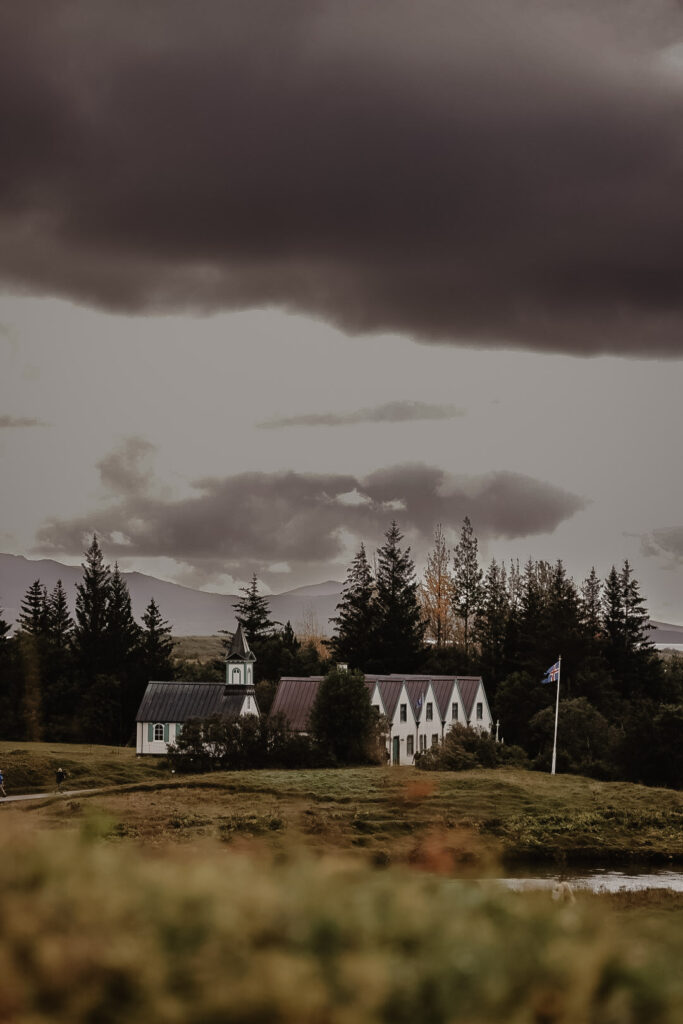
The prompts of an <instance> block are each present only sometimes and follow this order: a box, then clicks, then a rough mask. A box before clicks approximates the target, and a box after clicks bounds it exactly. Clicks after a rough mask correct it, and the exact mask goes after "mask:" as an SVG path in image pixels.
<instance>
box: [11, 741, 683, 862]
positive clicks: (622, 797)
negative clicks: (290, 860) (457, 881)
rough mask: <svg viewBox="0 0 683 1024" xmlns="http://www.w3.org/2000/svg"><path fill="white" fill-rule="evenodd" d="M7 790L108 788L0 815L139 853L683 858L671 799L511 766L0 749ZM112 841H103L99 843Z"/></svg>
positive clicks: (675, 802)
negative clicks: (238, 849)
mask: <svg viewBox="0 0 683 1024" xmlns="http://www.w3.org/2000/svg"><path fill="white" fill-rule="evenodd" d="M0 756H1V757H2V759H3V760H2V763H1V764H0V767H2V768H3V770H4V772H5V775H6V778H7V783H8V786H9V791H10V792H17V791H18V790H20V788H21V785H20V783H21V780H22V779H25V780H26V786H25V787H24V789H25V791H33V792H37V791H41V789H42V787H43V786H44V784H45V782H47V783H48V784H49V785H50V788H52V786H53V779H54V768H56V767H57V766H59V765H61V766H62V767H64V768H66V770H67V771H68V772H69V780H68V786H69V788H74V789H76V788H87V787H89V786H108V787H112V789H111V791H109V792H107V793H102V794H98V795H93V796H92V797H79V799H78V800H77V801H74V800H71V801H65V800H57V801H54V800H49V801H46V802H44V803H41V804H40V805H36V804H31V805H28V804H26V805H22V804H18V805H7V806H5V807H4V808H3V814H14V815H18V816H20V815H30V816H31V818H32V820H33V821H34V823H35V825H36V826H44V827H47V828H51V827H73V826H74V825H75V824H77V823H78V822H80V820H81V819H82V818H83V817H84V816H87V814H89V813H92V812H93V811H97V812H98V813H102V814H104V815H105V816H106V817H107V818H108V820H110V821H112V822H114V823H115V834H116V835H117V836H118V837H121V838H124V837H130V838H133V839H136V840H139V841H140V842H143V843H145V844H148V845H153V846H160V845H163V844H166V843H172V844H178V843H181V844H182V843H187V842H188V841H191V840H196V839H200V838H201V839H219V840H221V841H223V842H227V843H232V844H233V845H237V846H240V845H244V844H249V845H252V846H265V847H267V848H269V849H277V850H285V849H287V848H290V847H291V846H297V847H301V846H303V847H306V848H308V849H310V850H312V851H316V852H335V851H346V852H351V851H353V852H358V853H360V854H362V856H363V857H364V858H365V859H368V860H370V861H371V862H373V863H375V864H388V863H414V864H423V865H424V866H425V867H427V868H428V869H430V870H437V871H444V872H446V873H458V872H462V871H463V870H466V869H467V868H468V867H471V868H472V870H473V871H476V872H478V873H481V872H482V870H484V871H485V870H486V869H487V866H488V865H495V864H497V863H499V861H500V860H501V859H503V860H506V861H514V860H525V861H541V860H551V861H556V862H560V863H562V862H567V863H577V862H581V861H584V862H591V863H610V862H611V863H616V862H622V863H623V862H627V861H643V862H659V863H666V862H669V861H678V862H680V861H683V795H682V794H680V793H678V792H675V791H672V790H663V789H651V788H646V787H643V786H634V785H631V784H629V783H603V782H596V781H593V780H590V779H585V778H580V777H577V776H568V775H566V776H555V777H551V776H549V775H546V774H541V773H536V772H526V771H522V770H518V769H509V770H498V771H493V770H491V771H486V770H481V771H475V772H461V773H447V772H441V773H433V772H430V773H428V774H426V773H421V772H419V771H418V770H416V769H411V768H358V769H340V770H336V771H335V770H310V771H290V772H284V771H250V772H223V773H215V774H211V775H204V776H182V777H179V776H175V777H172V776H171V775H170V773H169V771H168V769H167V768H166V767H165V766H164V763H163V761H162V760H157V759H146V758H136V757H135V754H134V752H133V751H132V750H128V749H126V750H116V749H113V750H112V749H111V748H103V747H92V748H90V747H68V746H63V747H50V745H49V744H38V745H31V744H17V745H16V746H12V745H11V744H0ZM112 834H114V833H112Z"/></svg>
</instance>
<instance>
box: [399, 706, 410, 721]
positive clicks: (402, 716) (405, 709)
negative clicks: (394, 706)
mask: <svg viewBox="0 0 683 1024" xmlns="http://www.w3.org/2000/svg"><path fill="white" fill-rule="evenodd" d="M399 719H400V721H401V722H407V721H408V705H407V704H401V712H400V714H399Z"/></svg>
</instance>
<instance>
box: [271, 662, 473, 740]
mask: <svg viewBox="0 0 683 1024" xmlns="http://www.w3.org/2000/svg"><path fill="white" fill-rule="evenodd" d="M323 678H324V677H323V676H285V677H283V678H282V679H281V680H280V682H279V683H278V688H277V692H276V694H275V700H274V701H273V706H272V707H271V709H270V713H271V715H275V714H278V713H279V714H283V715H284V716H285V718H286V719H287V720H288V722H289V726H290V728H291V729H292V730H294V731H295V732H304V731H305V730H306V729H307V727H308V716H309V715H310V713H311V709H312V707H313V703H314V701H315V698H316V694H317V692H318V687H319V685H320V683H321V682H322V680H323ZM481 681H482V679H481V676H432V675H405V676H403V675H398V674H397V673H393V674H392V675H389V676H379V675H366V677H365V682H366V684H367V686H368V688H369V689H370V694H371V696H372V691H373V689H374V686H375V683H377V685H378V686H379V692H380V696H381V698H382V703H383V704H384V709H385V711H386V715H387V718H388V719H389V720H390V721H391V720H392V719H393V717H394V714H395V711H396V705H397V704H398V699H399V695H400V693H401V688H402V687H403V685H404V684H405V687H406V691H407V693H408V699H409V701H410V703H411V707H412V709H413V713H414V715H415V717H416V718H418V719H419V718H420V712H421V706H420V705H419V704H418V701H419V698H420V696H422V698H423V703H424V695H425V693H426V692H427V687H428V686H429V684H430V683H431V684H432V689H433V690H434V696H435V697H436V701H437V705H438V712H439V715H440V717H441V721H442V722H445V721H447V719H448V718H449V715H448V711H449V708H448V702H449V700H450V697H451V694H452V692H453V686H454V684H455V683H456V682H457V684H458V687H459V690H460V694H461V697H462V702H463V710H464V712H465V716H466V718H467V719H468V720H469V719H470V717H471V715H472V705H473V704H474V698H475V695H476V692H477V689H478V687H479V683H481Z"/></svg>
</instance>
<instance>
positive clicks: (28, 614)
mask: <svg viewBox="0 0 683 1024" xmlns="http://www.w3.org/2000/svg"><path fill="white" fill-rule="evenodd" d="M19 625H20V628H21V631H22V633H27V634H28V635H29V636H32V637H42V636H44V635H45V632H46V630H47V590H46V588H45V587H44V586H43V585H42V583H41V582H40V580H34V582H33V583H32V584H31V586H30V587H29V588H28V590H27V591H26V593H25V594H24V597H23V598H22V602H21V612H20V614H19Z"/></svg>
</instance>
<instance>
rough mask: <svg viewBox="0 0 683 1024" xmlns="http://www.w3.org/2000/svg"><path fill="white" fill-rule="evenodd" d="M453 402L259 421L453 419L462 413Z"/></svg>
mask: <svg viewBox="0 0 683 1024" xmlns="http://www.w3.org/2000/svg"><path fill="white" fill-rule="evenodd" d="M463 415H464V413H463V410H462V409H458V408H456V407H455V406H454V405H431V404H429V403H428V402H386V403H385V404H384V405H376V406H373V407H371V408H369V409H356V411H355V412H342V413H334V412H306V413H300V414H299V415H298V416H280V417H278V416H274V417H272V419H269V420H263V421H262V422H261V423H257V424H256V425H257V426H258V427H263V428H265V429H269V430H270V429H274V428H276V427H343V426H347V425H348V424H351V423H409V422H411V421H413V420H451V419H455V417H456V416H463Z"/></svg>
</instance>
